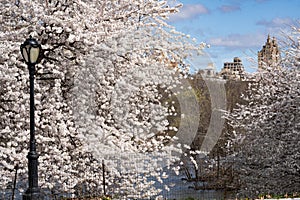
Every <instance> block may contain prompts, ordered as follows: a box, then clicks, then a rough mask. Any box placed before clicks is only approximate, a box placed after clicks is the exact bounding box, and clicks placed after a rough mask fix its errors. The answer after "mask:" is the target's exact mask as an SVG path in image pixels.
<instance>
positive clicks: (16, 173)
mask: <svg viewBox="0 0 300 200" xmlns="http://www.w3.org/2000/svg"><path fill="white" fill-rule="evenodd" d="M18 169H19V166H18V165H16V166H15V170H16V172H15V180H14V187H13V191H12V197H11V199H12V200H14V199H15V190H16V185H17V176H18Z"/></svg>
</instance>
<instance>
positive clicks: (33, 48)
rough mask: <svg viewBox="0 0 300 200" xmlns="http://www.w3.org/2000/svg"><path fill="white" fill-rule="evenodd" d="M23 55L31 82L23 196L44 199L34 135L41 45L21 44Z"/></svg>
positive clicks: (27, 41) (24, 199)
mask: <svg viewBox="0 0 300 200" xmlns="http://www.w3.org/2000/svg"><path fill="white" fill-rule="evenodd" d="M20 48H21V54H22V56H23V59H24V60H25V63H26V64H27V66H28V70H29V81H30V142H29V152H28V155H27V158H28V183H29V187H28V189H27V190H26V192H25V193H24V194H23V200H40V199H43V197H42V195H41V193H40V188H39V186H38V157H39V155H38V154H37V152H36V141H35V133H34V74H35V64H37V63H38V61H39V55H40V52H41V45H40V44H39V43H38V42H37V41H36V40H35V39H34V38H32V37H31V36H30V37H29V38H28V39H26V40H25V42H24V43H23V44H21V47H20Z"/></svg>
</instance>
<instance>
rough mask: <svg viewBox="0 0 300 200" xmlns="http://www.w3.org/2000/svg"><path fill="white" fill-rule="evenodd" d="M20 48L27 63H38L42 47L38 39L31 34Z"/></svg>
mask: <svg viewBox="0 0 300 200" xmlns="http://www.w3.org/2000/svg"><path fill="white" fill-rule="evenodd" d="M20 49H21V54H22V57H23V59H24V60H25V62H26V64H32V65H34V64H37V63H38V61H39V56H40V52H41V49H42V48H41V45H40V44H39V43H38V42H37V41H36V39H34V38H32V37H31V36H30V37H29V38H28V39H26V40H25V42H24V43H23V44H21V46H20Z"/></svg>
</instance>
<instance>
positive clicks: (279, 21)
mask: <svg viewBox="0 0 300 200" xmlns="http://www.w3.org/2000/svg"><path fill="white" fill-rule="evenodd" d="M293 23H294V21H293V20H292V19H291V18H279V17H277V18H274V19H272V20H269V21H268V20H260V21H258V22H256V24H257V25H261V26H265V27H272V28H274V27H286V26H290V25H292V24H293Z"/></svg>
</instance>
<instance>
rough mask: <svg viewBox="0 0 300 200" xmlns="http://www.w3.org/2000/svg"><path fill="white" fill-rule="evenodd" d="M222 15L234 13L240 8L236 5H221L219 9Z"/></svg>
mask: <svg viewBox="0 0 300 200" xmlns="http://www.w3.org/2000/svg"><path fill="white" fill-rule="evenodd" d="M219 9H220V10H221V11H222V12H223V13H229V12H234V11H237V10H241V8H240V6H237V5H222V6H221V7H220V8H219Z"/></svg>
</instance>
